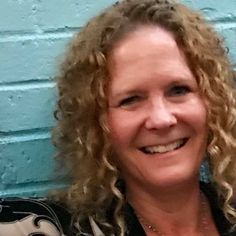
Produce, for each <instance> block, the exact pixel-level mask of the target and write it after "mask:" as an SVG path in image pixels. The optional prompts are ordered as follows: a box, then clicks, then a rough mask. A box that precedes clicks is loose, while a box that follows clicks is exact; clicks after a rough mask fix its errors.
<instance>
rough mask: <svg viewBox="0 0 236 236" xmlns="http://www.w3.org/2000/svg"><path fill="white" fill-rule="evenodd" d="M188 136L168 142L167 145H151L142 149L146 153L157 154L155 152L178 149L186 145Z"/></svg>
mask: <svg viewBox="0 0 236 236" xmlns="http://www.w3.org/2000/svg"><path fill="white" fill-rule="evenodd" d="M187 140H188V139H187V138H184V139H179V140H177V141H174V142H172V143H169V144H166V145H157V146H151V147H143V148H141V149H140V150H141V151H142V152H144V153H145V154H155V153H166V152H171V151H174V150H177V149H179V148H181V147H183V146H184V145H185V143H186V142H187Z"/></svg>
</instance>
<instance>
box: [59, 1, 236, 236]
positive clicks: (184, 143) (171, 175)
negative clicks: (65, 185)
mask: <svg viewBox="0 0 236 236" xmlns="http://www.w3.org/2000/svg"><path fill="white" fill-rule="evenodd" d="M233 76H234V73H233V67H232V65H231V63H230V61H229V59H228V57H227V52H226V50H225V48H224V45H223V43H222V40H221V39H220V37H219V36H218V35H217V34H216V33H215V31H214V30H213V28H212V27H211V26H210V25H209V24H208V23H207V22H206V21H205V20H204V19H203V18H202V16H201V15H200V14H199V13H197V12H195V11H193V10H191V9H189V8H187V7H186V6H184V5H182V4H180V3H177V2H175V1H167V0H124V1H121V2H117V3H116V4H114V5H113V6H111V7H110V8H108V9H106V10H105V11H104V12H102V13H101V14H100V15H99V16H97V17H95V18H93V19H91V20H90V22H89V23H88V24H87V25H86V26H85V27H84V28H83V29H82V31H81V32H80V33H78V35H76V36H75V38H74V40H73V42H72V43H71V46H70V48H69V50H68V54H67V55H66V59H65V61H64V63H63V64H62V68H61V74H60V75H59V76H58V88H59V92H60V97H59V102H58V110H57V118H58V126H57V128H56V129H55V136H54V138H55V141H56V144H57V147H58V149H59V154H58V156H59V157H60V158H61V159H62V161H63V162H64V163H65V164H66V165H67V166H69V168H70V170H71V174H72V177H73V183H72V185H71V187H70V188H69V189H68V191H67V192H66V193H65V194H63V197H64V201H66V202H67V204H68V206H69V207H70V208H71V209H72V211H73V212H74V215H75V217H74V218H75V219H76V220H75V221H76V223H77V224H76V225H77V226H78V229H79V233H78V234H79V235H84V234H88V235H117V236H124V235H126V236H137V235H138V236H142V235H148V236H155V235H159V236H160V235H162V236H163V235H164V236H165V235H166V236H173V235H175V236H176V235H179V236H183V235H184V236H186V235H189V236H206V235H211V236H219V235H225V236H229V235H231V236H232V235H236V232H235V231H233V228H232V226H234V224H235V223H236V212H235V209H234V208H233V205H234V199H235V181H236V174H235V169H236V161H235V158H234V155H235V153H236V147H235V141H236V137H235V132H234V131H235V128H236V123H235V122H236V119H235V118H236V112H235V111H236V110H235V103H236V101H235V90H234V87H233ZM219 95H220V96H219ZM222 98H224V100H223V99H222ZM222 104H224V105H222ZM206 156H207V157H208V160H207V161H208V163H209V166H210V172H211V176H212V178H211V182H210V183H202V182H200V181H199V168H200V165H201V163H202V162H203V159H205V157H206ZM230 230H232V231H230Z"/></svg>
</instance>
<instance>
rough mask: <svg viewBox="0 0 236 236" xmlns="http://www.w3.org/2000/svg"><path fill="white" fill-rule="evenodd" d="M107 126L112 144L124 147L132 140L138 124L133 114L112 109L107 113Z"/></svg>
mask: <svg viewBox="0 0 236 236" xmlns="http://www.w3.org/2000/svg"><path fill="white" fill-rule="evenodd" d="M136 118H137V117H136ZM108 126H109V129H110V138H111V141H112V144H113V146H114V147H115V148H124V147H126V146H128V145H129V144H130V143H132V142H133V141H134V139H135V135H136V133H137V132H138V127H139V124H138V121H137V120H134V115H133V114H132V115H131V114H129V113H126V112H123V111H122V112H120V111H112V112H110V113H109V114H108Z"/></svg>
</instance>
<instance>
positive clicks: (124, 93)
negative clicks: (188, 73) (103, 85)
mask: <svg viewBox="0 0 236 236" xmlns="http://www.w3.org/2000/svg"><path fill="white" fill-rule="evenodd" d="M193 81H194V80H190V79H187V78H181V79H176V80H173V81H172V82H171V83H170V84H169V85H168V87H169V86H173V85H179V84H181V83H186V84H188V85H195V84H196V85H197V82H196V81H195V82H194V83H193ZM139 93H142V89H124V90H123V91H119V92H117V93H114V94H112V93H110V95H111V97H112V98H113V99H114V98H120V97H122V96H127V95H130V94H139Z"/></svg>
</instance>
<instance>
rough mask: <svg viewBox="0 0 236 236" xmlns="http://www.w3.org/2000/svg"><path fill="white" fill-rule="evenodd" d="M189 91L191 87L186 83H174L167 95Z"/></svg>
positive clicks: (178, 94) (179, 94)
mask: <svg viewBox="0 0 236 236" xmlns="http://www.w3.org/2000/svg"><path fill="white" fill-rule="evenodd" d="M189 92H191V89H190V88H189V86H187V85H175V86H173V87H171V88H170V90H169V92H168V93H169V95H170V96H181V95H185V94H187V93H189Z"/></svg>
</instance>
